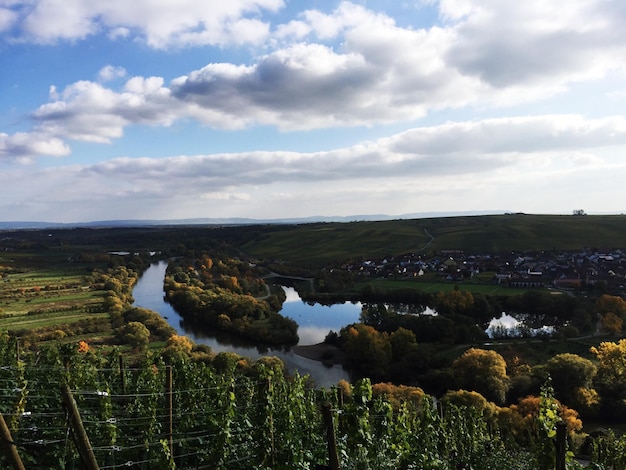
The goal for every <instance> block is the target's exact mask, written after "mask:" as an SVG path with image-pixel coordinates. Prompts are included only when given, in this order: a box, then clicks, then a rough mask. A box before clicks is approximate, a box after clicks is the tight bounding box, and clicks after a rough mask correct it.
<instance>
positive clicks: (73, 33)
mask: <svg viewBox="0 0 626 470" xmlns="http://www.w3.org/2000/svg"><path fill="white" fill-rule="evenodd" d="M0 60H1V62H0V64H1V71H0V188H1V190H0V220H4V221H9V220H23V221H28V220H33V221H34V220H38V221H41V220H44V221H54V222H86V221H93V220H108V219H176V218H190V217H252V218H286V217H306V216H314V215H324V216H347V215H354V214H390V215H398V214H407V213H421V212H465V211H469V212H479V211H490V210H508V211H523V212H528V213H552V214H571V213H572V211H573V210H574V209H583V210H585V211H586V212H587V213H621V212H623V211H626V159H625V158H624V156H625V155H626V115H625V113H626V80H625V79H626V73H625V72H626V70H625V65H626V2H624V1H623V0H552V1H545V0H525V1H523V2H512V1H503V0H413V1H410V0H397V1H396V0H393V1H392V0H353V1H334V0H309V1H296V0H228V1H220V2H217V1H208V0H176V1H174V0H133V1H132V2H129V1H127V0H107V1H100V2H94V1H91V0H0Z"/></svg>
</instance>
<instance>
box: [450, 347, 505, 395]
mask: <svg viewBox="0 0 626 470" xmlns="http://www.w3.org/2000/svg"><path fill="white" fill-rule="evenodd" d="M452 368H453V370H454V374H455V377H456V379H457V382H458V383H457V385H458V386H459V388H463V389H466V390H471V391H476V392H478V393H480V394H481V395H482V396H484V397H485V398H487V399H488V400H491V401H493V402H495V403H498V404H502V403H504V401H505V400H506V394H507V392H508V390H509V388H510V387H511V380H510V379H509V377H508V376H507V373H506V361H505V360H504V358H503V357H502V356H501V355H500V354H498V353H497V352H495V351H489V350H485V349H478V348H471V349H468V350H467V351H465V352H464V353H463V354H462V355H461V356H460V357H459V358H457V359H456V360H455V361H454V363H453V364H452Z"/></svg>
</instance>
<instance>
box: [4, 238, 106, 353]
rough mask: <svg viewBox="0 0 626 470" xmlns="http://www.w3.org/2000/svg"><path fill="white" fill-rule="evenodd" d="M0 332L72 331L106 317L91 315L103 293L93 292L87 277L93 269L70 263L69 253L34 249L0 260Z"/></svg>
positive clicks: (96, 314)
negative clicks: (0, 275)
mask: <svg viewBox="0 0 626 470" xmlns="http://www.w3.org/2000/svg"><path fill="white" fill-rule="evenodd" d="M0 266H2V267H3V268H2V270H0V273H4V275H3V277H2V280H1V281H0V314H1V315H0V330H4V331H6V330H13V331H33V332H35V331H37V330H44V329H50V328H56V329H58V330H63V331H72V329H73V328H72V326H73V325H74V324H76V323H77V322H79V321H81V320H95V319H98V318H104V317H108V313H92V312H91V311H90V310H92V307H93V306H94V305H98V304H101V302H102V295H103V292H102V291H97V290H92V288H91V286H90V285H89V282H88V280H87V278H86V275H87V274H89V272H90V271H91V269H92V267H93V266H92V265H89V264H85V263H78V262H75V261H74V262H69V261H68V253H67V252H65V251H64V252H62V253H60V252H59V251H58V250H52V251H50V250H46V249H35V250H28V251H22V252H11V254H10V258H9V257H8V256H4V257H3V258H2V259H0ZM77 341H78V339H77Z"/></svg>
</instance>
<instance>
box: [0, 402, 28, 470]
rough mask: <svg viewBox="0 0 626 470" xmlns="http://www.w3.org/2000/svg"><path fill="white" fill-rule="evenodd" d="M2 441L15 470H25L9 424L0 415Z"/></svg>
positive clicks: (0, 436)
mask: <svg viewBox="0 0 626 470" xmlns="http://www.w3.org/2000/svg"><path fill="white" fill-rule="evenodd" d="M0 439H1V440H2V447H4V450H5V452H6V456H7V459H8V461H9V462H11V465H13V468H14V469H15V470H25V468H24V464H23V463H22V459H21V458H20V454H18V453H17V447H16V446H15V443H14V442H13V438H12V437H11V431H10V430H9V427H8V426H7V422H6V421H5V420H4V416H2V414H0Z"/></svg>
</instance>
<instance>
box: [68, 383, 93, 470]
mask: <svg viewBox="0 0 626 470" xmlns="http://www.w3.org/2000/svg"><path fill="white" fill-rule="evenodd" d="M61 396H62V398H63V403H65V406H66V408H67V413H68V415H69V418H70V425H71V426H72V430H73V432H74V435H75V436H76V446H77V447H78V452H79V453H80V455H81V457H82V458H83V461H84V462H85V465H86V466H87V469H88V470H99V469H100V467H98V462H97V461H96V456H95V455H94V454H93V449H92V448H91V443H90V442H89V436H87V432H86V431H85V427H84V426H83V422H82V420H81V419H80V413H79V412H78V405H76V400H74V397H73V396H72V392H71V391H70V388H69V387H68V386H67V384H63V385H62V386H61Z"/></svg>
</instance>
